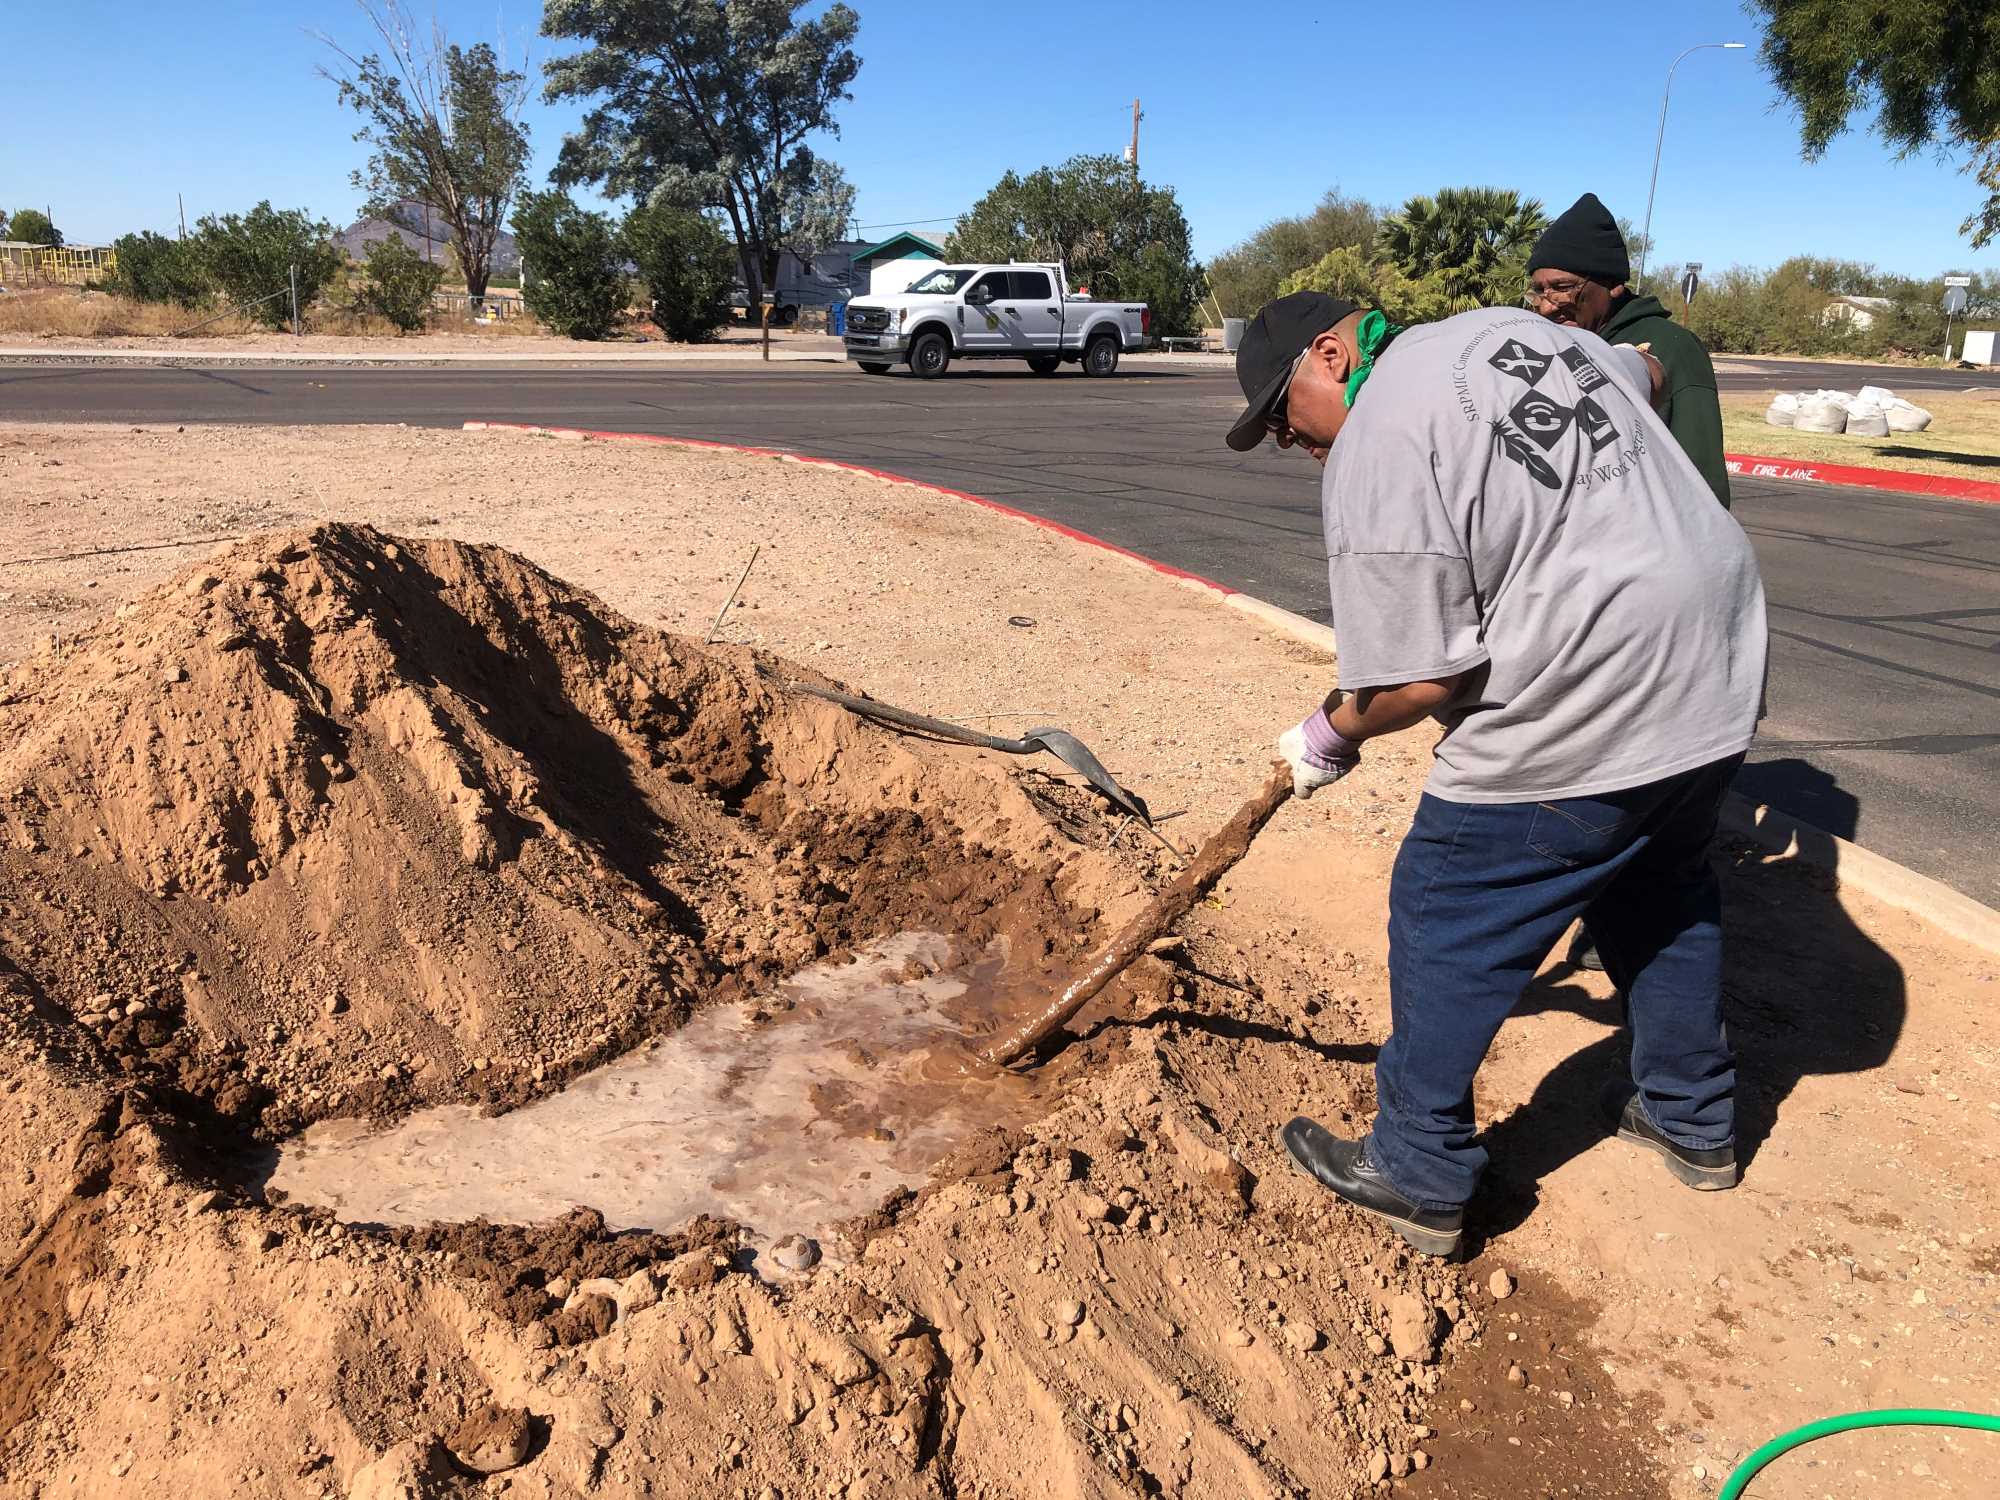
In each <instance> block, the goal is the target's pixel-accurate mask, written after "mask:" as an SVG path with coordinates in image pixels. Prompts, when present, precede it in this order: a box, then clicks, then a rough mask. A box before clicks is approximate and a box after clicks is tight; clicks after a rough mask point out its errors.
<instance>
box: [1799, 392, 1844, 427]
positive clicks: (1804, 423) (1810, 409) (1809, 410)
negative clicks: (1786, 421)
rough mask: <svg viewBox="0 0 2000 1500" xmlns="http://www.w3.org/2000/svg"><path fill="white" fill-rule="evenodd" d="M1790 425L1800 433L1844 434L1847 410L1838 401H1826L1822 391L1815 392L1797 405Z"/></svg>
mask: <svg viewBox="0 0 2000 1500" xmlns="http://www.w3.org/2000/svg"><path fill="white" fill-rule="evenodd" d="M1792 425H1793V426H1794V427H1796V428H1797V429H1798V430H1799V431H1800V432H1845V431H1846V430H1847V408H1846V406H1845V405H1843V404H1842V403H1840V402H1838V401H1829V400H1827V399H1826V393H1825V392H1824V391H1819V392H1815V393H1814V394H1813V395H1811V396H1808V397H1807V398H1806V399H1805V400H1804V401H1801V402H1800V403H1799V411H1798V415H1797V416H1796V417H1794V418H1793V419H1792Z"/></svg>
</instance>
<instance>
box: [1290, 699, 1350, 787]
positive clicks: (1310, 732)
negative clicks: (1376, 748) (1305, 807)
mask: <svg viewBox="0 0 2000 1500" xmlns="http://www.w3.org/2000/svg"><path fill="white" fill-rule="evenodd" d="M1299 733H1300V734H1302V735H1304V736H1305V741H1306V756H1305V758H1306V764H1307V765H1309V766H1312V767H1314V768H1315V769H1317V770H1321V771H1338V770H1342V769H1344V768H1346V767H1348V766H1351V765H1353V764H1354V763H1355V762H1356V761H1357V760H1359V759H1361V745H1360V743H1359V742H1358V741H1356V740H1350V739H1349V738H1348V737H1347V736H1346V735H1344V734H1342V733H1341V732H1340V731H1339V730H1337V729H1335V728H1334V727H1333V720H1331V719H1329V718H1328V717H1327V716H1326V710H1325V709H1324V708H1316V709H1314V710H1313V711H1312V712H1311V713H1310V714H1308V715H1307V716H1306V720H1305V722H1304V723H1303V724H1301V725H1299Z"/></svg>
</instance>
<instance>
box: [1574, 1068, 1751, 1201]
mask: <svg viewBox="0 0 2000 1500" xmlns="http://www.w3.org/2000/svg"><path fill="white" fill-rule="evenodd" d="M1621 1092H1622V1091H1621ZM1617 1098H1618V1095H1616V1094H1614V1095H1612V1096H1610V1097H1608V1098H1607V1100H1606V1112H1607V1113H1608V1114H1610V1115H1611V1116H1612V1120H1613V1124H1614V1125H1615V1127H1616V1128H1617V1131H1618V1139H1619V1140H1621V1141H1630V1142H1632V1143H1633V1144H1634V1145H1635V1146H1645V1147H1647V1148H1648V1149H1650V1150H1653V1151H1657V1152H1659V1153H1660V1159H1661V1160H1663V1161H1664V1162H1666V1164H1667V1170H1668V1171H1669V1172H1671V1173H1673V1174H1674V1176H1676V1177H1678V1178H1680V1180H1681V1181H1682V1182H1685V1183H1686V1184H1687V1185H1688V1186H1689V1187H1691V1188H1695V1189H1697V1190H1698V1191H1700V1192H1704V1193H1719V1192H1721V1191H1722V1190H1723V1189H1725V1188H1733V1187H1735V1186H1736V1178H1737V1169H1736V1148H1735V1147H1734V1146H1714V1147H1710V1148H1708V1149H1706V1150H1703V1149H1699V1148H1697V1147H1694V1146H1682V1145H1677V1144H1675V1143H1674V1142H1673V1141H1671V1140H1669V1139H1668V1138H1667V1137H1666V1136H1665V1135H1663V1134H1662V1133H1661V1131H1660V1127H1659V1126H1657V1125H1655V1124H1654V1123H1653V1122H1652V1120H1651V1119H1649V1118H1648V1117H1647V1115H1646V1111H1645V1110H1644V1109H1642V1108H1640V1106H1639V1096H1638V1095H1637V1094H1636V1093H1635V1094H1632V1095H1630V1096H1628V1097H1626V1098H1625V1107H1624V1108H1623V1109H1620V1108H1618V1105H1617Z"/></svg>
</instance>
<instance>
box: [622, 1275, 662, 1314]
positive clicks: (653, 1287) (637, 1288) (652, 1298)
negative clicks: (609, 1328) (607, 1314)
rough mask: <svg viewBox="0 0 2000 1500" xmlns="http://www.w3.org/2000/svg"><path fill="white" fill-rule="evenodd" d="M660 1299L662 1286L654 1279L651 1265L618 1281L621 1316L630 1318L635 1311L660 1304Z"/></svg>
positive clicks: (642, 1310)
mask: <svg viewBox="0 0 2000 1500" xmlns="http://www.w3.org/2000/svg"><path fill="white" fill-rule="evenodd" d="M659 1301H660V1288H659V1286H658V1284H657V1283H656V1282H655V1281H654V1280H653V1272H652V1270H651V1268H650V1267H647V1266H641V1267H640V1268H639V1269H638V1270H636V1271H634V1272H633V1273H632V1274H631V1275H629V1276H627V1277H626V1278H625V1279H624V1280H623V1281H621V1282H619V1283H618V1296H617V1302H618V1316H619V1317H621V1318H629V1317H631V1316H632V1314H633V1313H635V1312H644V1311H645V1310H646V1309H647V1308H649V1307H655V1306H658V1304H659Z"/></svg>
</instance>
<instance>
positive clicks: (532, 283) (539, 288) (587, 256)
mask: <svg viewBox="0 0 2000 1500" xmlns="http://www.w3.org/2000/svg"><path fill="white" fill-rule="evenodd" d="M514 238H515V239H516V240H517V241H518V242H519V244H520V247H521V264H522V267H523V273H522V278H521V279H522V283H523V286H522V293H521V295H522V298H523V300H524V301H525V302H526V303H527V307H528V311H529V312H530V313H532V314H534V316H535V317H536V318H538V319H540V320H541V321H542V322H543V323H544V324H546V325H547V326H548V327H549V328H550V329H552V330H553V331H554V332H556V333H558V334H560V335H561V336H562V337H564V338H571V339H601V338H603V337H604V336H605V335H606V334H607V333H609V332H610V331H611V327H612V325H613V324H614V323H616V322H617V321H618V315H619V314H620V313H621V312H623V311H624V310H625V303H626V300H627V299H626V286H625V272H624V267H623V265H622V264H621V257H620V255H619V244H618V232H617V231H616V229H614V228H613V227H612V223H611V220H610V219H609V218H607V217H606V216H605V215H603V214H595V213H589V212H587V211H586V210H584V209H581V208H578V207H577V206H576V204H575V203H574V202H573V201H572V200H571V198H570V196H569V194H567V193H563V192H557V191H555V190H553V189H552V190H550V191H548V192H542V193H524V194H523V195H522V196H521V201H520V202H519V203H518V204H517V205H516V206H515V209H514Z"/></svg>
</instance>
